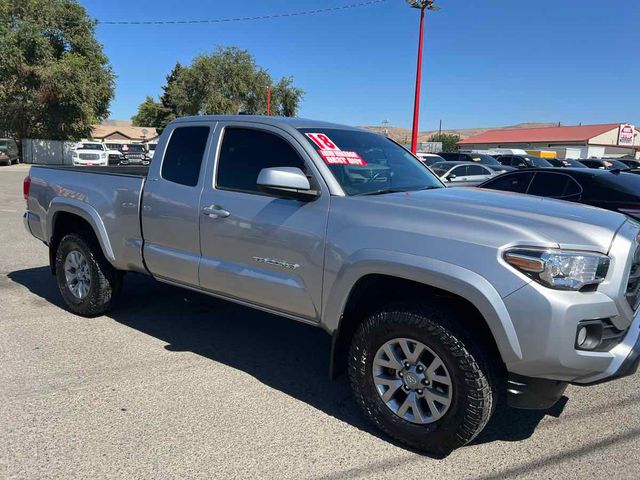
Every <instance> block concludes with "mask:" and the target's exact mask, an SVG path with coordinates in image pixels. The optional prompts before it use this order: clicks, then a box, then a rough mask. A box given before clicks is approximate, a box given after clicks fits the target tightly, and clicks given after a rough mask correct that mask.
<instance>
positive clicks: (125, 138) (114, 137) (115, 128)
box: [91, 120, 159, 143]
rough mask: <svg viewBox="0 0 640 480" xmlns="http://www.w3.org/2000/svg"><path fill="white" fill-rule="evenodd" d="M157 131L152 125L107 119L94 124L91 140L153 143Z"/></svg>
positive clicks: (155, 139)
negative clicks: (138, 125)
mask: <svg viewBox="0 0 640 480" xmlns="http://www.w3.org/2000/svg"><path fill="white" fill-rule="evenodd" d="M158 136H159V135H158V132H157V131H156V129H155V128H153V127H134V126H132V125H131V122H127V121H124V120H115V121H114V120H112V121H107V122H105V123H103V124H101V125H94V126H93V130H92V133H91V138H92V139H93V140H100V141H103V142H109V141H111V142H115V141H117V142H127V143H155V142H157V140H158Z"/></svg>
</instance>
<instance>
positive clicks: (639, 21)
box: [81, 0, 640, 130]
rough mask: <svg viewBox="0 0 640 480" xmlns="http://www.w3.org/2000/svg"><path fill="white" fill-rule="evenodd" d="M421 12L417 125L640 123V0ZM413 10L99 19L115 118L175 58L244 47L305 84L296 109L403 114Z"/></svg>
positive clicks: (370, 119) (126, 13)
mask: <svg viewBox="0 0 640 480" xmlns="http://www.w3.org/2000/svg"><path fill="white" fill-rule="evenodd" d="M359 1H361V0H324V1H318V0H269V1H266V0H243V1H242V2H229V1H225V0H215V1H214V0H128V1H123V0H110V1H108V2H107V1H104V0H81V3H82V4H83V5H84V6H85V7H86V8H87V10H88V11H89V14H90V15H91V16H92V17H94V18H98V19H101V20H180V19H215V18H227V17H238V16H245V15H262V14H271V13H286V12H295V11H300V10H308V9H316V8H322V7H332V6H341V5H346V4H349V3H357V2H359ZM437 3H438V4H439V5H440V6H441V7H442V10H440V11H438V12H428V14H427V19H426V33H425V52H424V74H423V91H422V95H423V96H422V102H421V115H420V129H421V130H426V129H435V128H437V126H438V121H439V120H440V119H442V121H443V128H466V127H485V126H501V125H510V124H515V123H519V122H528V121H540V122H558V121H560V122H562V123H563V124H577V123H579V122H582V123H600V122H630V123H635V124H636V125H638V124H640V88H639V87H640V62H638V58H639V54H638V49H639V48H640V1H638V0H616V1H615V2H613V1H603V0H439V1H438V2H437ZM418 16H419V14H418V11H417V10H414V9H412V8H410V7H409V6H408V5H406V4H405V2H404V1H403V0H386V1H385V2H384V3H381V4H378V5H374V6H370V7H364V8H354V9H349V10H343V11H338V12H333V13H327V14H319V15H314V16H304V17H290V18H279V19H271V20H263V21H248V22H241V23H240V22H238V23H225V24H212V25H175V26H170V25H169V26H109V25H100V26H98V27H97V35H98V39H99V41H100V42H101V43H102V44H103V45H104V49H105V52H106V54H107V55H108V56H109V58H110V60H111V63H112V65H113V68H114V70H115V73H116V74H117V76H118V78H117V88H116V96H115V99H114V101H113V102H112V105H111V118H117V119H127V118H130V117H131V116H132V115H133V114H134V113H135V111H136V107H137V105H138V104H139V103H141V102H142V101H143V100H144V98H145V96H146V95H155V96H157V95H159V94H160V92H161V86H162V85H163V84H164V81H165V76H166V75H167V73H168V72H169V71H170V70H171V68H172V67H173V65H174V64H175V62H176V61H180V62H181V63H183V64H189V63H190V61H191V59H192V58H193V57H194V56H196V55H198V54H203V53H208V52H211V51H212V50H213V49H214V48H215V47H216V46H217V45H223V46H226V45H235V46H238V47H241V48H244V49H246V50H249V51H250V52H251V53H252V54H253V55H254V56H255V58H256V61H257V63H258V64H259V65H260V66H262V67H264V68H266V69H267V70H268V71H269V72H270V73H271V75H272V76H274V77H280V76H284V75H291V76H293V77H294V79H295V83H296V84H297V85H298V86H300V87H301V88H302V89H304V90H305V92H306V95H305V97H304V100H303V102H302V108H301V111H300V115H301V116H304V117H309V118H317V119H323V120H331V121H336V122H340V123H347V124H356V125H375V124H379V123H380V122H381V121H382V120H383V119H389V120H390V123H391V124H392V125H399V126H404V127H408V126H410V124H411V116H412V108H413V88H414V79H415V61H416V48H417V37H418Z"/></svg>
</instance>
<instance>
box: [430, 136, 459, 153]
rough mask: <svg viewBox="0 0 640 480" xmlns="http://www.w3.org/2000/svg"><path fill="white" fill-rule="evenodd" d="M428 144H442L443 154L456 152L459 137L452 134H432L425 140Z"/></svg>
mask: <svg viewBox="0 0 640 480" xmlns="http://www.w3.org/2000/svg"><path fill="white" fill-rule="evenodd" d="M427 141H428V142H442V151H443V152H455V151H456V150H458V142H459V141H460V136H459V135H454V134H452V133H434V134H433V135H431V136H429V138H428V139H427Z"/></svg>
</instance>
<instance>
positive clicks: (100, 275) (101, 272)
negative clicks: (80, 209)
mask: <svg viewBox="0 0 640 480" xmlns="http://www.w3.org/2000/svg"><path fill="white" fill-rule="evenodd" d="M72 250H78V251H79V252H80V253H82V255H84V257H85V258H86V261H87V265H88V269H89V277H90V286H89V292H88V294H87V295H86V297H84V298H83V299H80V298H77V297H76V296H75V295H74V294H73V293H72V292H71V289H70V288H69V286H68V285H67V281H66V277H65V272H64V263H65V260H66V258H67V255H68V254H69V252H71V251H72ZM55 258H56V260H55V267H56V280H57V283H58V288H59V290H60V293H61V294H62V298H63V299H64V301H65V303H66V304H67V307H68V308H69V310H71V311H72V312H73V313H75V314H77V315H82V316H83V317H95V316H98V315H102V314H104V313H106V312H108V311H109V310H110V309H111V308H112V307H113V305H114V304H115V302H116V301H117V299H118V296H119V294H120V292H121V290H122V274H121V273H120V272H119V271H118V270H116V269H115V268H113V266H112V265H111V264H110V263H109V262H108V261H107V259H106V258H105V257H104V255H103V253H102V249H101V248H100V245H99V244H98V241H97V240H96V239H95V237H93V236H92V235H88V234H79V233H69V234H67V235H65V236H64V237H63V238H62V239H61V240H60V243H59V244H58V249H57V250H56V257H55Z"/></svg>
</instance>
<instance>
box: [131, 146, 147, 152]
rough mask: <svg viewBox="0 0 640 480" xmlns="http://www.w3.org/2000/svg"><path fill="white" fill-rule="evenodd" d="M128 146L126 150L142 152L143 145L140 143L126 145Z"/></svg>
mask: <svg viewBox="0 0 640 480" xmlns="http://www.w3.org/2000/svg"><path fill="white" fill-rule="evenodd" d="M128 147H129V148H127V150H128V151H129V152H134V153H141V152H144V147H143V146H142V145H128Z"/></svg>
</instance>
